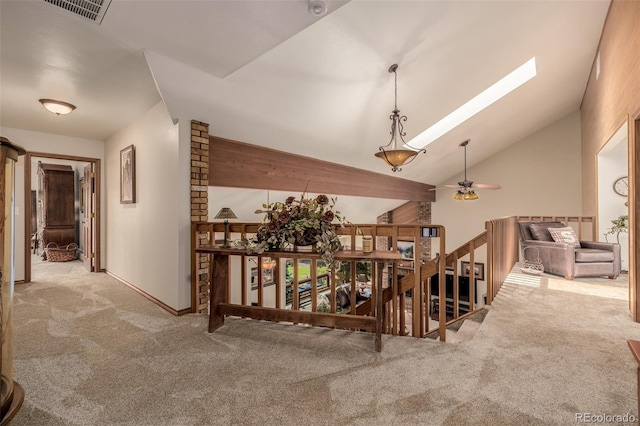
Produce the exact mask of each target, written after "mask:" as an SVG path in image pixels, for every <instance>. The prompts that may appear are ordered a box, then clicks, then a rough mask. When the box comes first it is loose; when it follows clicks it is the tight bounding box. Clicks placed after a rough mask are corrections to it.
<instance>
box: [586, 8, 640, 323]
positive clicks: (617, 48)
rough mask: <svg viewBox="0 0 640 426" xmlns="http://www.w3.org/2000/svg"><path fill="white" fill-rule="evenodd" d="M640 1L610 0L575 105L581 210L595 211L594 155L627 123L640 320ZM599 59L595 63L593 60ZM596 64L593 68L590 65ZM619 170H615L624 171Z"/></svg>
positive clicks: (634, 287)
mask: <svg viewBox="0 0 640 426" xmlns="http://www.w3.org/2000/svg"><path fill="white" fill-rule="evenodd" d="M639 22H640V1H626V0H613V1H612V2H611V5H610V6H609V13H608V15H607V19H606V22H605V24H604V29H603V31H602V36H601V38H600V44H599V46H598V55H597V56H596V60H595V61H594V64H593V66H592V69H591V75H590V77H589V82H588V83H587V89H586V91H585V94H584V98H583V99H582V105H581V107H580V111H581V118H582V214H583V215H585V216H591V215H595V214H596V212H597V211H598V201H597V179H598V177H597V170H596V164H597V155H598V152H599V151H600V149H601V148H602V147H603V146H604V145H605V144H606V143H607V141H608V140H609V139H610V138H611V136H613V134H614V133H615V132H616V131H617V130H618V128H620V126H621V125H623V124H624V123H627V124H628V129H629V133H628V137H629V142H628V147H629V149H628V156H629V166H628V176H629V299H630V301H629V302H630V303H629V308H630V310H631V314H632V317H633V319H634V320H635V321H637V322H640V297H638V296H639V295H640V284H639V283H638V271H639V268H640V253H639V251H640V226H639V217H638V209H640V197H638V194H637V189H636V188H638V187H639V186H640V146H639V145H640V143H638V142H639V141H640V55H639V54H638V52H640V25H639V24H638V23H639ZM598 60H599V67H598V66H597V62H598ZM597 68H599V71H600V72H599V73H597V71H596V69H597ZM624 174H625V170H620V175H621V176H622V175H624Z"/></svg>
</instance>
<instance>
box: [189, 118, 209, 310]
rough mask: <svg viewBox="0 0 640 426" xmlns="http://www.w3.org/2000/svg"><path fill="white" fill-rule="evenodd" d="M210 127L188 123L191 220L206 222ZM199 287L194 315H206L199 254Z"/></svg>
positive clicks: (204, 261) (205, 281)
mask: <svg viewBox="0 0 640 426" xmlns="http://www.w3.org/2000/svg"><path fill="white" fill-rule="evenodd" d="M208 187H209V125H208V124H207V123H202V122H200V121H195V120H192V121H191V221H192V222H207V221H208V220H209V193H208ZM207 234H208V233H201V234H200V235H198V239H199V243H200V244H207V243H209V238H212V237H213V236H209V235H207ZM197 262H198V284H197V286H198V288H197V289H196V291H197V293H198V295H197V303H198V304H197V306H196V312H199V313H208V310H209V278H210V275H209V266H210V265H209V258H208V256H206V255H202V254H201V255H198V259H197Z"/></svg>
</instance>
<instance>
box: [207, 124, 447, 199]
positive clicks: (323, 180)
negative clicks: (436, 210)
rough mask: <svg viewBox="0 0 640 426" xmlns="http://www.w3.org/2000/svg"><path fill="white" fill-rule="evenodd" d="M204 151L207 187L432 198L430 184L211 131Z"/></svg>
mask: <svg viewBox="0 0 640 426" xmlns="http://www.w3.org/2000/svg"><path fill="white" fill-rule="evenodd" d="M209 150H210V154H209V185H210V186H225V187H232V188H258V189H270V190H279V191H296V192H302V191H304V190H305V188H306V190H307V191H308V192H312V193H326V194H332V195H333V194H335V195H350V196H359V197H372V198H386V199H392V200H408V201H426V202H433V201H435V200H436V194H435V191H431V190H430V189H432V188H434V186H433V185H428V184H424V183H420V182H415V181H412V180H408V179H402V178H398V177H394V176H388V175H384V174H381V173H374V172H370V171H368V170H362V169H357V168H355V167H349V166H344V165H341V164H336V163H330V162H328V161H322V160H317V159H315V158H310V157H304V156H302V155H297V154H291V153H288V152H284V151H278V150H275V149H271V148H264V147H260V146H257V145H251V144H247V143H243V142H237V141H233V140H229V139H223V138H219V137H215V136H210V137H209Z"/></svg>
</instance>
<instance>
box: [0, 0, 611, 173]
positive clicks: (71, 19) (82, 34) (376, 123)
mask: <svg viewBox="0 0 640 426" xmlns="http://www.w3.org/2000/svg"><path fill="white" fill-rule="evenodd" d="M608 5H609V1H608V0H595V1H593V0H589V1H579V0H577V1H527V0H523V1H400V0H389V1H384V0H375V1H359V0H352V1H337V0H328V7H329V11H328V13H327V14H326V15H324V16H322V17H316V16H313V15H311V14H310V13H309V12H308V10H307V0H262V1H250V0H246V1H245V0H234V1H219V0H218V1H124V0H113V1H112V2H111V4H110V6H109V8H108V10H107V12H106V14H105V16H104V19H103V20H102V23H101V24H100V25H98V24H96V23H95V22H91V21H89V20H87V19H85V18H82V17H79V16H77V15H74V14H72V13H70V12H68V11H66V10H63V9H61V8H59V7H56V6H54V5H52V4H49V3H47V2H45V1H44V0H32V1H7V0H2V1H0V43H1V44H0V54H1V56H0V60H1V62H0V71H1V75H0V85H1V86H0V89H1V92H0V108H1V110H0V125H1V126H6V127H13V128H20V129H27V130H35V131H40V132H48V133H54V134H64V135H69V136H77V137H84V138H90V139H98V140H104V139H106V138H108V137H109V136H110V135H112V134H113V133H115V132H116V131H118V130H119V129H121V128H122V127H124V126H126V125H127V124H128V123H129V122H131V120H133V119H135V118H136V117H138V116H139V115H140V114H142V113H143V112H144V111H146V110H148V109H149V108H150V107H152V106H153V105H155V104H156V103H157V102H159V101H160V100H161V99H162V100H164V102H165V104H166V105H167V108H168V110H169V113H170V114H171V115H172V117H173V118H174V119H186V118H188V119H198V120H202V121H206V122H208V123H210V124H211V127H212V130H213V131H212V133H215V134H216V135H219V136H222V137H225V138H230V139H236V140H242V141H245V142H248V143H254V144H257V145H264V146H269V147H271V148H275V149H281V150H286V151H290V152H294V153H297V154H302V155H308V156H312V157H316V158H321V159H324V160H328V161H333V162H338V163H342V164H347V165H351V166H355V167H360V168H365V169H368V170H372V171H377V172H381V173H388V174H392V173H391V171H390V170H389V168H388V167H386V166H385V165H384V164H383V163H382V161H380V160H379V159H377V158H374V157H373V154H374V152H376V151H377V149H378V147H379V146H380V145H384V144H386V143H387V142H388V138H389V126H390V121H389V114H390V112H391V110H392V109H393V101H394V88H393V75H391V74H389V73H388V68H389V66H390V65H391V64H393V63H397V64H399V69H398V107H399V108H400V110H401V113H402V114H406V115H407V116H408V121H407V122H406V123H405V131H406V132H407V137H406V139H407V140H410V139H411V138H413V137H414V136H416V135H417V134H419V133H420V132H421V131H423V130H424V129H426V128H428V127H429V126H431V125H433V124H434V123H436V122H437V121H438V120H440V119H442V118H443V117H445V116H446V115H447V114H449V113H450V112H452V111H453V110H455V109H456V108H457V107H459V106H460V105H462V104H464V103H465V102H467V101H468V100H470V99H471V98H473V97H474V96H476V95H477V94H478V93H480V92H481V91H482V90H484V89H485V88H487V87H488V86H490V85H491V84H493V83H494V82H496V81H498V80H499V79H500V78H502V77H504V76H505V75H506V74H508V73H509V72H511V71H512V70H514V69H515V68H517V67H518V66H520V65H521V64H523V63H524V62H526V61H527V60H529V59H530V58H532V57H535V58H536V62H537V76H536V77H535V78H534V79H532V80H531V81H529V82H527V83H525V84H524V85H523V86H522V87H520V88H518V89H516V90H515V91H514V92H512V93H511V94H509V95H507V96H506V97H504V98H503V99H501V100H499V101H497V102H496V103H495V104H493V105H492V106H490V107H488V108H487V109H485V110H484V111H482V112H481V113H479V114H477V115H476V116H474V117H472V118H471V119H469V120H467V121H466V122H464V123H463V124H461V125H460V126H458V127H456V128H455V129H453V130H452V131H450V132H448V133H447V134H445V135H444V136H442V137H440V138H439V139H437V140H436V141H435V142H434V143H433V144H431V145H429V146H428V147H427V154H426V155H424V156H422V158H418V159H417V160H416V161H415V162H414V163H413V164H411V165H410V166H407V167H406V168H405V170H404V171H403V172H401V176H402V177H404V178H408V179H412V180H417V181H421V182H425V183H431V184H439V183H441V182H443V181H446V180H447V179H449V178H451V177H453V176H455V175H456V174H458V173H460V172H461V170H462V152H461V151H460V148H459V147H458V144H459V143H460V142H461V141H462V140H464V139H471V140H472V143H471V145H470V146H469V151H468V158H469V164H470V165H473V164H474V163H477V162H479V161H481V160H482V159H484V158H487V157H489V156H491V155H492V154H494V153H495V152H497V151H499V150H501V149H504V148H505V147H506V146H508V145H509V144H512V143H514V142H517V141H518V140H520V139H522V138H524V137H525V136H527V135H529V134H531V133H533V132H535V131H536V130H538V129H540V128H542V127H544V126H545V125H548V124H550V123H551V122H553V121H555V120H557V119H559V118H561V117H563V116H564V115H566V114H568V113H570V112H572V111H575V110H576V109H578V108H579V105H580V102H581V99H582V95H583V92H584V90H585V86H586V82H587V79H588V76H589V72H590V69H591V65H592V63H593V60H594V57H595V53H596V48H597V44H598V40H599V37H600V33H601V31H602V26H603V23H604V20H605V17H606V13H607V9H608ZM39 98H54V99H60V100H64V101H67V102H71V103H73V104H75V105H76V106H77V110H76V111H74V113H73V114H70V115H68V116H60V117H57V116H55V115H53V114H51V113H49V112H47V111H45V110H44V109H43V108H42V107H41V106H40V105H39V103H38V99H39ZM186 104H190V105H195V106H196V108H195V109H194V110H189V109H188V108H186V107H184V105H186ZM187 115H192V116H187ZM497 181H499V178H497Z"/></svg>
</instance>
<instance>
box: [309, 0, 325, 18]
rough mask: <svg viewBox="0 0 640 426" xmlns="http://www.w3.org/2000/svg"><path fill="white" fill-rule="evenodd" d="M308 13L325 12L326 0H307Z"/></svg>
mask: <svg viewBox="0 0 640 426" xmlns="http://www.w3.org/2000/svg"><path fill="white" fill-rule="evenodd" d="M309 13H310V14H312V15H314V16H322V15H324V14H325V13H327V0H309Z"/></svg>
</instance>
